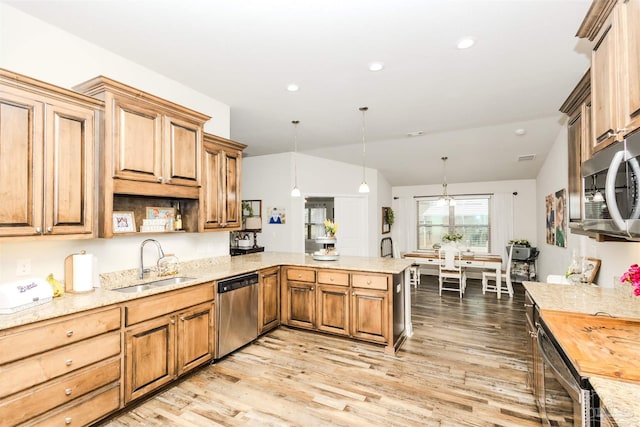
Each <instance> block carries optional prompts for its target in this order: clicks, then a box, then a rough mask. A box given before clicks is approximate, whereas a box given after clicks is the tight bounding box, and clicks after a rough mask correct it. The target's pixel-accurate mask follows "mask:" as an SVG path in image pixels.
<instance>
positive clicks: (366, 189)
mask: <svg viewBox="0 0 640 427" xmlns="http://www.w3.org/2000/svg"><path fill="white" fill-rule="evenodd" d="M368 192H369V184H367V183H366V182H364V181H362V184H360V188H358V193H368Z"/></svg>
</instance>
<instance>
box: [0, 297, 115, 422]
mask: <svg viewBox="0 0 640 427" xmlns="http://www.w3.org/2000/svg"><path fill="white" fill-rule="evenodd" d="M120 325H121V323H120V307H109V308H107V309H98V310H94V311H91V312H89V313H79V314H76V315H70V316H65V317H64V318H62V319H56V320H52V321H43V322H37V323H33V324H30V325H28V326H24V327H18V328H14V329H9V330H6V331H2V332H0V383H1V384H2V388H0V420H3V422H5V423H7V424H9V425H15V424H19V423H22V422H25V421H27V420H31V421H30V423H35V424H38V423H40V421H38V420H39V419H42V420H43V421H42V422H43V423H45V424H46V422H45V421H46V420H47V419H49V418H50V417H54V416H55V414H66V415H65V417H68V416H70V415H69V413H72V412H73V413H78V411H79V410H78V409H77V408H79V407H81V406H82V405H84V402H85V401H87V400H91V399H94V398H98V397H97V396H99V395H102V393H103V392H105V391H106V390H113V391H111V392H110V393H109V394H108V398H104V399H103V400H104V402H103V403H104V405H103V407H102V406H101V407H99V408H93V410H92V411H90V412H89V413H85V414H84V415H83V418H82V419H85V420H88V421H86V422H85V424H88V423H90V422H93V421H96V420H98V419H100V418H102V417H104V416H106V415H107V414H108V413H110V412H112V411H114V410H116V409H118V408H119V407H120V406H121V402H120V384H121V375H120V374H121V371H120V366H121V354H122V343H121V335H120ZM80 412H82V411H80Z"/></svg>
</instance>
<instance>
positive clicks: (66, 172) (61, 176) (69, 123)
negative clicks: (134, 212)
mask: <svg viewBox="0 0 640 427" xmlns="http://www.w3.org/2000/svg"><path fill="white" fill-rule="evenodd" d="M45 109H46V121H45V123H46V139H45V141H46V142H45V165H46V166H45V174H46V176H45V181H44V182H45V184H44V186H45V197H46V199H45V204H44V206H45V215H44V228H45V233H47V234H91V233H92V232H93V200H94V197H93V192H94V184H95V179H94V170H95V165H94V120H95V113H94V112H93V111H92V110H87V109H82V108H74V107H73V106H70V105H47V106H46V107H45Z"/></svg>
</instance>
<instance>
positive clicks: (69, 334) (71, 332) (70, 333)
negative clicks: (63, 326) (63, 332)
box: [67, 329, 73, 338]
mask: <svg viewBox="0 0 640 427" xmlns="http://www.w3.org/2000/svg"><path fill="white" fill-rule="evenodd" d="M67 336H68V337H69V338H71V337H72V336H73V329H69V330H68V331H67Z"/></svg>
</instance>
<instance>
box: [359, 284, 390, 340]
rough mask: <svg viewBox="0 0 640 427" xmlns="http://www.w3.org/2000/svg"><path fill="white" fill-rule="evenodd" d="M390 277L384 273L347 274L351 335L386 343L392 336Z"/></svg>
mask: <svg viewBox="0 0 640 427" xmlns="http://www.w3.org/2000/svg"><path fill="white" fill-rule="evenodd" d="M390 281H391V280H390V277H389V276H388V275H385V274H373V273H371V274H368V273H353V274H352V275H351V286H352V292H351V293H352V297H351V336H353V337H355V338H360V339H365V340H368V341H374V342H380V343H388V342H389V341H390V337H392V336H393V329H392V328H393V325H392V324H391V321H390V319H392V318H393V306H392V303H393V301H392V299H391V295H390V293H389V283H390Z"/></svg>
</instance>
